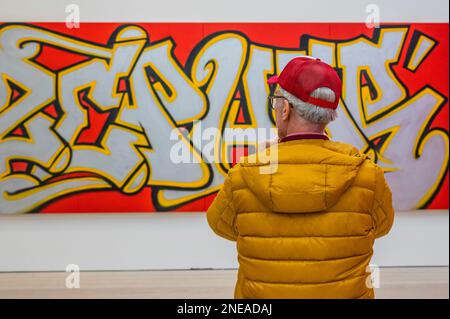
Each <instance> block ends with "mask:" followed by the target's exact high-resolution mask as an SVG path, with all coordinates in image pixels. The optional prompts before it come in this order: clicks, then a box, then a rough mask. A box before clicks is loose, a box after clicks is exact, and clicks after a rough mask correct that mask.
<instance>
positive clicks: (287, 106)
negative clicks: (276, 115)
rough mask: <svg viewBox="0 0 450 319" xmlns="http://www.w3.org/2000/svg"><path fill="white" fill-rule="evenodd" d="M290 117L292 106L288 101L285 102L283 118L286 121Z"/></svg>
mask: <svg viewBox="0 0 450 319" xmlns="http://www.w3.org/2000/svg"><path fill="white" fill-rule="evenodd" d="M289 116H291V105H290V104H289V102H288V100H283V111H282V115H281V118H282V119H283V120H285V121H287V120H289Z"/></svg>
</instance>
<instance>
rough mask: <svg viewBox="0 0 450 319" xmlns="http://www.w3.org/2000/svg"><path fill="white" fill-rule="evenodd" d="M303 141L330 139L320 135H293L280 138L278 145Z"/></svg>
mask: <svg viewBox="0 0 450 319" xmlns="http://www.w3.org/2000/svg"><path fill="white" fill-rule="evenodd" d="M304 139H315V140H329V139H330V138H329V137H328V136H326V135H325V134H321V133H294V134H289V135H288V136H285V137H283V138H281V139H280V140H279V143H283V142H288V141H295V140H304Z"/></svg>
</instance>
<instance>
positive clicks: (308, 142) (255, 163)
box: [240, 139, 367, 213]
mask: <svg viewBox="0 0 450 319" xmlns="http://www.w3.org/2000/svg"><path fill="white" fill-rule="evenodd" d="M269 154H270V155H269ZM269 156H272V160H271V163H272V164H268V157H269ZM276 158H277V160H274V159H276ZM366 158H367V156H366V155H365V154H361V153H360V152H359V151H358V149H357V148H355V147H354V146H351V145H348V144H344V143H339V142H334V141H328V140H317V139H303V140H294V141H289V142H283V143H279V144H277V145H274V146H272V147H271V148H270V149H268V150H266V151H264V152H261V153H258V154H255V155H252V156H249V157H246V158H243V161H241V163H240V167H241V169H242V170H243V172H242V173H243V174H242V176H243V179H244V180H245V182H246V184H247V187H248V188H249V189H250V190H251V191H252V192H253V193H254V194H255V195H256V197H257V198H258V200H260V201H261V202H262V203H263V204H264V205H265V206H267V207H269V208H270V209H271V210H272V211H274V212H281V213H309V212H317V211H322V210H326V209H328V208H330V207H331V206H333V205H334V204H335V203H336V202H337V201H338V199H339V198H340V196H341V195H342V194H343V193H344V192H345V191H346V190H347V188H348V187H349V186H350V185H351V184H352V183H353V181H354V179H355V177H356V175H357V173H358V170H359V168H360V166H361V164H362V163H363V162H364V160H365V159H366Z"/></svg>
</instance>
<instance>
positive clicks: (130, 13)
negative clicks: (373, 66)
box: [0, 0, 449, 23]
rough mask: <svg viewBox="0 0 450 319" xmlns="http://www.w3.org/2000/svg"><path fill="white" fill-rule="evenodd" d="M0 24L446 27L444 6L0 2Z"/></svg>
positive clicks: (439, 0) (420, 1) (374, 0)
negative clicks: (76, 12) (375, 11)
mask: <svg viewBox="0 0 450 319" xmlns="http://www.w3.org/2000/svg"><path fill="white" fill-rule="evenodd" d="M0 2H1V4H0V8H1V9H0V21H1V22H42V21H47V22H64V21H65V20H66V15H67V13H66V12H65V9H66V6H67V5H69V4H76V5H78V6H79V8H80V18H81V23H83V22H365V21H366V17H367V15H368V13H367V12H366V8H367V5H370V4H375V5H377V6H378V7H379V13H380V18H381V22H385V23H389V22H405V23H407V22H441V23H442V22H444V23H448V21H449V3H448V0H426V1H425V0H367V1H361V0H340V1H336V0H313V1H311V0H276V1H275V0H244V1H242V0H126V1H123V0H72V1H69V0H66V1H61V0H39V1H36V0H0Z"/></svg>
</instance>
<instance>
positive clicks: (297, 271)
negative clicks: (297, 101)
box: [207, 139, 394, 298]
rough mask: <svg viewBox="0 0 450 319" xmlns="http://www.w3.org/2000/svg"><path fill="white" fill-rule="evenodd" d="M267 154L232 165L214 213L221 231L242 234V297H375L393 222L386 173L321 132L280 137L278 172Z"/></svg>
mask: <svg viewBox="0 0 450 319" xmlns="http://www.w3.org/2000/svg"><path fill="white" fill-rule="evenodd" d="M271 150H272V151H273V150H274V147H271V149H270V150H268V151H271ZM258 158H259V157H258V155H254V156H249V157H248V158H245V159H244V160H243V161H241V163H240V164H238V165H236V166H234V167H233V168H232V169H231V170H230V171H229V174H228V177H227V178H226V180H225V183H224V186H223V188H222V189H221V191H220V192H219V193H218V195H217V197H216V198H215V200H214V202H213V203H212V205H211V207H210V208H209V209H208V212H207V219H208V223H209V225H210V226H211V228H212V229H213V230H214V232H215V233H216V234H218V235H220V236H222V237H224V238H227V239H229V240H236V241H237V250H238V261H239V265H240V267H239V272H238V280H237V284H236V289H235V298H374V293H373V289H371V288H370V285H368V283H370V277H369V275H370V273H369V272H368V271H369V269H368V264H369V262H370V259H371V257H372V253H373V244H374V240H375V238H377V237H380V236H383V235H385V234H387V233H388V232H389V230H390V228H391V226H392V223H393V219H394V210H393V208H392V194H391V191H390V189H389V186H388V185H387V184H386V181H385V179H384V172H383V170H382V169H381V168H380V167H378V166H377V165H376V164H374V163H373V162H372V161H371V160H370V159H368V158H367V157H366V156H365V155H364V154H360V152H359V151H358V150H357V149H356V148H354V147H353V146H351V145H348V144H344V143H339V142H334V141H329V140H321V139H300V140H293V141H288V142H283V143H280V144H278V166H277V167H276V168H275V171H274V172H273V173H272V174H267V170H266V171H264V170H263V169H264V168H267V165H268V164H267V163H266V164H264V163H263V162H262V161H260V160H259V159H258ZM265 166H266V167H265Z"/></svg>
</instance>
